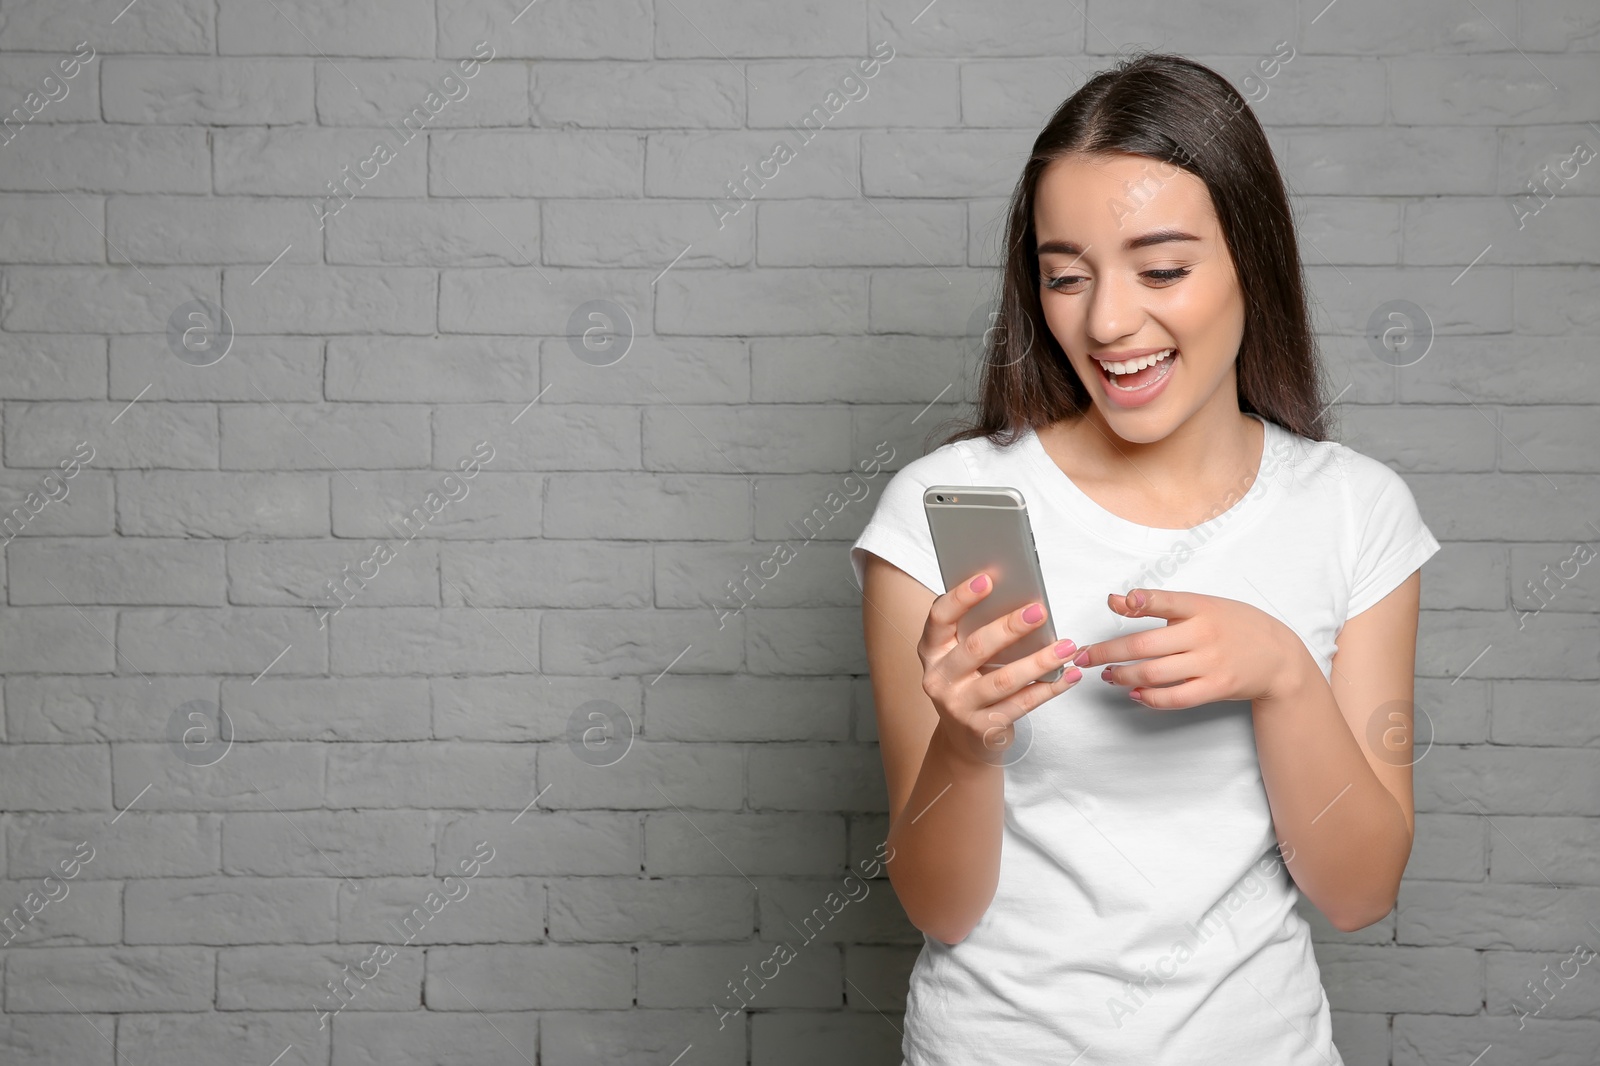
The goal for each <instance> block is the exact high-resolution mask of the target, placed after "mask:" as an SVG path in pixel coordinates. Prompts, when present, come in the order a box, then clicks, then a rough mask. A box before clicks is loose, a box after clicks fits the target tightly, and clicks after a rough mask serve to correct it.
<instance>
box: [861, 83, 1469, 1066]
mask: <svg viewBox="0 0 1600 1066" xmlns="http://www.w3.org/2000/svg"><path fill="white" fill-rule="evenodd" d="M1005 247H1006V249H1007V252H1006V258H1005V263H1004V277H1003V287H1002V292H1001V295H1000V305H999V319H998V323H997V324H998V328H997V329H995V330H992V331H991V333H990V336H989V340H988V344H987V349H986V362H987V365H986V366H985V368H984V371H983V380H982V386H981V397H980V400H979V405H978V412H977V418H976V422H975V423H974V424H972V425H970V426H969V427H968V428H966V429H965V430H964V431H962V432H958V433H957V434H955V435H954V436H952V437H951V438H949V439H947V440H946V442H945V443H944V444H942V445H941V446H940V447H938V448H937V449H936V450H935V451H933V452H931V453H930V454H928V455H925V456H923V457H921V458H919V459H916V460H915V461H913V462H911V463H909V464H907V465H906V466H905V467H904V468H903V469H901V470H900V471H899V472H898V473H897V474H895V476H894V477H893V478H892V479H891V480H890V482H889V483H888V484H887V485H886V486H885V487H884V491H883V495H882V498H881V499H880V501H879V503H878V505H877V509H876V512H875V513H874V515H873V518H872V520H871V522H870V523H869V524H868V526H867V528H866V530H865V531H864V532H863V533H862V534H861V537H860V538H859V539H858V540H857V541H856V542H855V545H854V546H853V548H852V550H851V561H852V564H853V565H854V568H855V570H856V576H857V579H858V581H861V582H862V583H863V584H862V587H863V592H864V603H863V617H864V624H865V633H866V643H867V653H868V660H869V664H870V667H871V672H872V684H873V694H874V697H875V702H876V705H877V716H878V731H879V738H880V745H881V752H882V756H883V765H884V773H885V776H886V778H887V784H888V793H889V804H890V809H889V814H890V829H889V837H888V843H889V845H890V847H891V848H892V851H890V852H889V856H890V861H889V862H888V870H889V874H890V879H891V881H892V882H893V885H894V888H895V891H896V893H897V895H898V896H899V899H900V901H901V903H902V904H903V906H904V907H905V910H906V913H907V915H908V916H909V917H910V919H911V921H912V922H913V923H914V924H915V925H916V926H917V927H918V928H919V929H921V930H922V931H923V933H924V938H923V948H922V952H921V954H920V955H919V956H918V958H917V961H916V965H915V968H914V970H913V973H912V977H911V986H910V992H909V997H908V1000H907V1004H906V1018H905V1028H904V1041H903V1044H902V1050H903V1054H904V1058H905V1061H906V1063H908V1064H910V1066H986V1064H995V1066H1001V1064H1003V1066H1017V1064H1023V1063H1026V1064H1034V1063H1046V1062H1049V1063H1060V1064H1063V1066H1066V1064H1069V1063H1074V1062H1081V1063H1082V1064H1083V1066H1090V1064H1093V1066H1115V1064H1127V1066H1134V1064H1138V1066H1163V1064H1169V1063H1170V1064H1183V1066H1193V1064H1195V1063H1214V1062H1215V1063H1224V1062H1225V1063H1240V1064H1245V1063H1248V1064H1257V1063H1261V1064H1265V1063H1271V1064H1273V1066H1338V1064H1340V1063H1342V1062H1343V1059H1342V1058H1341V1056H1340V1054H1339V1052H1338V1050H1337V1049H1336V1048H1335V1046H1334V1044H1333V1040H1332V1037H1331V1033H1330V1019H1329V1010H1328V1001H1327V997H1326V995H1325V994H1324V991H1323V987H1322V983H1321V975H1320V972H1319V970H1318V968H1317V964H1316V960H1315V957H1314V955H1313V953H1312V948H1311V940H1310V931H1309V926H1308V925H1307V923H1306V922H1305V921H1304V919H1303V918H1302V917H1301V916H1300V915H1299V914H1298V913H1297V912H1296V910H1295V903H1296V900H1297V899H1298V898H1299V896H1300V895H1301V894H1302V893H1303V894H1304V895H1305V896H1306V897H1307V899H1308V900H1309V901H1310V903H1311V904H1312V905H1314V906H1315V907H1316V908H1317V909H1318V910H1319V911H1320V912H1321V913H1322V914H1323V915H1325V916H1326V918H1327V920H1328V921H1329V923H1331V924H1332V925H1333V926H1334V927H1335V928H1337V929H1340V930H1346V931H1349V930H1355V929H1359V928H1361V927H1363V926H1366V925H1370V924H1372V923H1374V922H1377V921H1379V920H1381V919H1382V918H1383V917H1384V916H1385V915H1387V914H1388V913H1389V911H1390V910H1391V908H1392V907H1393V905H1394V902H1395V897H1396V893H1397V891H1398V886H1399V883H1400V877H1401V874H1402V873H1403V871H1404V870H1405V866H1406V861H1407V859H1408V857H1409V855H1410V851H1411V842H1412V833H1413V826H1414V815H1413V808H1412V790H1411V769H1410V764H1411V743H1410V726H1411V721H1412V699H1413V687H1412V686H1413V670H1414V662H1415V652H1416V636H1417V614H1418V599H1419V595H1420V588H1421V577H1420V574H1419V568H1420V567H1421V565H1422V563H1423V562H1424V560H1426V559H1427V558H1429V557H1430V556H1431V555H1432V554H1433V553H1434V552H1436V551H1437V550H1438V548H1439V544H1438V542H1437V541H1436V540H1435V539H1434V538H1433V535H1432V534H1431V533H1430V532H1429V530H1428V528H1427V526H1426V525H1425V524H1424V523H1423V521H1422V519H1421V516H1420V515H1419V514H1418V511H1417V507H1416V504H1415V502H1414V500H1413V498H1412V496H1411V493H1410V491H1409V490H1408V489H1407V487H1406V485H1405V482H1404V481H1402V480H1401V479H1400V477H1399V476H1398V475H1397V474H1395V473H1394V472H1393V471H1391V470H1390V469H1389V468H1388V467H1387V466H1385V465H1384V464H1383V463H1380V462H1378V461H1377V460H1375V459H1372V458H1370V457H1368V456H1365V455H1362V454H1360V453H1358V452H1355V451H1353V450H1351V449H1349V448H1346V447H1345V446H1343V445H1341V444H1339V443H1337V442H1335V441H1332V440H1330V439H1328V434H1327V433H1326V432H1325V428H1326V424H1325V422H1324V415H1325V414H1326V411H1325V404H1324V401H1323V399H1322V396H1321V394H1320V391H1321V389H1322V387H1323V386H1322V383H1321V382H1320V380H1319V372H1318V364H1317V357H1316V352H1315V349H1314V346H1313V343H1314V342H1313V338H1312V334H1311V328H1310V323H1309V316H1308V313H1307V308H1306V299H1305V294H1304V291H1303V287H1302V279H1301V268H1300V261H1299V255H1298V252H1297V248H1296V240H1295V234H1294V229H1293V226H1292V222H1291V216H1290V209H1289V203H1288V199H1287V197H1286V195H1285V192H1284V186H1283V181H1282V178H1281V177H1280V175H1279V173H1278V170H1277V167H1276V166H1275V164H1274V162H1273V159H1272V155H1271V151H1270V149H1269V148H1268V145H1267V141H1266V138H1265V136H1264V135H1263V133H1262V130H1261V127H1260V125H1259V124H1258V123H1257V120H1256V118H1255V116H1254V114H1253V113H1252V112H1251V110H1250V108H1249V106H1248V105H1247V104H1246V102H1245V101H1244V100H1243V99H1241V98H1240V96H1239V94H1238V93H1237V92H1235V91H1234V89H1233V88H1232V87H1231V86H1230V85H1229V84H1228V82H1227V81H1225V80H1224V79H1223V78H1221V77H1220V76H1218V75H1217V74H1216V73H1215V72H1213V71H1211V70H1209V69H1207V68H1206V67H1203V66H1201V65H1199V64H1196V63H1193V62H1191V61H1188V60H1185V59H1183V58H1181V57H1177V56H1169V55H1146V56H1142V57H1139V58H1137V59H1135V60H1132V61H1125V62H1123V63H1120V64H1119V65H1118V66H1117V67H1116V68H1114V69H1113V70H1110V71H1107V72H1104V73H1101V74H1099V75H1098V76H1096V77H1094V78H1092V79H1091V80H1090V81H1089V82H1088V83H1087V84H1085V85H1084V86H1083V87H1082V88H1081V89H1080V90H1079V91H1078V92H1077V93H1075V94H1074V95H1073V96H1072V97H1071V98H1070V99H1068V100H1067V101H1066V102H1065V103H1064V104H1063V105H1062V106H1061V108H1060V109H1059V110H1058V111H1057V112H1056V114H1055V115H1054V116H1053V117H1052V118H1051V119H1050V121H1049V123H1048V125H1046V127H1045V128H1044V131H1043V132H1042V133H1041V134H1040V135H1039V137H1038V139H1037V141H1036V142H1035V144H1034V147H1033V153H1032V156H1031V157H1030V158H1029V160H1028V162H1027V164H1026V166H1025V167H1024V169H1023V173H1022V178H1021V181H1020V182H1019V184H1018V186H1017V190H1016V193H1015V195H1014V197H1013V200H1012V204H1011V210H1010V218H1009V225H1008V232H1007V234H1006V243H1005ZM933 484H964V485H1009V486H1013V487H1015V488H1017V489H1019V490H1020V491H1021V492H1022V495H1023V497H1024V498H1025V500H1026V501H1027V505H1028V509H1029V513H1030V516H1031V519H1032V523H1033V531H1034V537H1035V542H1036V546H1037V549H1038V554H1039V561H1040V565H1041V567H1042V569H1043V572H1044V577H1045V581H1046V591H1047V594H1048V597H1049V601H1050V605H1051V607H1052V608H1053V610H1054V611H1055V618H1054V623H1055V631H1056V634H1057V636H1058V637H1060V638H1061V641H1060V643H1059V644H1056V645H1054V646H1052V647H1051V648H1047V649H1046V650H1044V651H1042V652H1040V653H1038V654H1035V655H1032V656H1030V657H1028V658H1026V659H1023V660H1019V661H1018V662H1016V663H1015V664H1013V665H1011V666H1008V667H1006V668H1003V669H999V670H996V671H993V672H983V671H980V669H979V665H980V664H982V663H985V662H986V661H989V660H990V659H991V658H992V657H993V656H994V653H995V652H996V651H997V650H999V649H1002V648H1004V647H1006V646H1007V645H1009V644H1010V643H1012V642H1013V641H1015V640H1016V639H1017V638H1018V637H1019V636H1020V635H1021V634H1024V633H1027V632H1028V631H1030V630H1032V629H1034V628H1035V627H1037V626H1039V625H1041V624H1042V623H1043V620H1044V617H1043V612H1042V610H1041V605H1038V604H1034V605H1030V606H1028V607H1026V608H1020V609H1018V610H1016V611H1014V612H1013V613H1011V614H1010V615H1009V616H1007V617H1005V618H1002V619H1000V620H998V621H996V622H993V623H991V624H989V625H987V626H985V627H983V628H981V629H979V630H978V631H977V632H976V633H975V634H974V635H973V636H972V638H971V639H969V640H967V641H965V642H958V641H957V639H956V636H955V634H956V623H957V620H958V619H960V618H961V616H962V614H963V613H964V612H965V611H967V610H969V609H970V608H971V607H972V605H973V604H975V603H977V602H979V601H980V600H982V599H983V597H984V596H985V595H986V594H987V592H988V590H989V588H990V587H992V586H991V585H990V584H989V583H987V580H986V577H985V575H982V574H978V575H974V576H973V577H972V578H971V580H970V581H968V580H965V579H964V580H962V581H961V582H959V583H958V584H956V585H955V587H954V588H952V589H950V590H949V591H946V590H945V587H944V582H943V581H942V579H941V572H940V569H939V565H938V560H937V557H936V555H935V553H934V548H933V544H932V540H931V537H930V536H929V532H928V525H927V521H926V518H925V516H924V513H923V510H922V499H921V496H922V490H923V489H924V488H925V487H926V486H928V485H933ZM1064 660H1070V661H1068V662H1066V665H1067V667H1068V670H1067V671H1066V672H1065V673H1064V675H1063V676H1062V678H1061V680H1059V681H1057V682H1055V683H1049V682H1044V681H1039V680H1037V679H1038V678H1040V677H1041V676H1043V675H1044V674H1046V673H1048V672H1050V671H1051V670H1052V669H1053V668H1054V667H1055V666H1057V665H1059V664H1062V663H1063V661H1064ZM1091 672H1092V673H1094V674H1096V675H1098V677H1099V678H1103V680H1095V679H1089V680H1088V683H1087V684H1082V685H1080V684H1079V682H1080V681H1081V680H1083V679H1084V677H1085V674H1086V673H1091ZM1107 682H1109V684H1108V683H1107Z"/></svg>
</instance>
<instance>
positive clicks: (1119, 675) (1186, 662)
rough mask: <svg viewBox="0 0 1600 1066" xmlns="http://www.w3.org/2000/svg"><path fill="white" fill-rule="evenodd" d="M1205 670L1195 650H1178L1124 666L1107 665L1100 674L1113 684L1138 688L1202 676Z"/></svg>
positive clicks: (1202, 661) (1204, 664) (1169, 683)
mask: <svg viewBox="0 0 1600 1066" xmlns="http://www.w3.org/2000/svg"><path fill="white" fill-rule="evenodd" d="M1205 672H1206V663H1205V661H1204V660H1203V659H1202V657H1201V656H1200V655H1199V654H1198V653H1197V652H1179V653H1178V654H1176V655H1162V656H1159V657H1157V658H1154V659H1145V660H1144V661H1143V662H1137V663H1129V664H1127V665H1125V666H1108V667H1106V668H1105V669H1104V670H1102V671H1100V676H1101V677H1102V678H1103V679H1105V680H1106V681H1109V682H1110V683H1111V684H1113V685H1128V686H1131V687H1133V688H1138V687H1140V686H1143V685H1171V684H1174V683H1175V682H1178V681H1188V680H1191V679H1193V678H1197V677H1203V676H1204V675H1205Z"/></svg>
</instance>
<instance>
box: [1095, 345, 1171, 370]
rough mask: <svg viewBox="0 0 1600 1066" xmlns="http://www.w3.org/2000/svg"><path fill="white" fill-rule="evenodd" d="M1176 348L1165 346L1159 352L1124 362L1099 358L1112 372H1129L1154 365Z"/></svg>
mask: <svg viewBox="0 0 1600 1066" xmlns="http://www.w3.org/2000/svg"><path fill="white" fill-rule="evenodd" d="M1177 350H1178V349H1176V348H1165V349H1163V350H1161V351H1159V352H1152V353H1151V354H1149V355H1146V356H1143V357H1141V358H1138V359H1130V360H1128V361H1127V362H1126V363H1108V362H1106V361H1105V360H1101V361H1100V365H1101V366H1103V367H1105V368H1106V369H1107V370H1109V371H1111V373H1113V374H1131V373H1133V372H1134V371H1135V370H1143V369H1144V368H1145V367H1147V366H1154V365H1155V364H1156V363H1159V362H1161V360H1163V359H1166V358H1167V357H1168V356H1170V355H1172V354H1173V353H1174V352H1176V351H1177Z"/></svg>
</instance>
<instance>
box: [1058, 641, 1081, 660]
mask: <svg viewBox="0 0 1600 1066" xmlns="http://www.w3.org/2000/svg"><path fill="white" fill-rule="evenodd" d="M1077 650H1078V646H1077V645H1076V644H1074V643H1072V641H1070V640H1063V641H1062V642H1061V643H1059V644H1057V645H1056V658H1057V659H1065V658H1066V657H1067V656H1069V655H1071V654H1072V653H1073V652H1075V651H1077Z"/></svg>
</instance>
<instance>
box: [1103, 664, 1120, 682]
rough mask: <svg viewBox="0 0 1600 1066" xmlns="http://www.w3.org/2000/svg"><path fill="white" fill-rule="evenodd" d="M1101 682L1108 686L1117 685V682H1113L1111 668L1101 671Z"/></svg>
mask: <svg viewBox="0 0 1600 1066" xmlns="http://www.w3.org/2000/svg"><path fill="white" fill-rule="evenodd" d="M1100 680H1101V681H1104V682H1105V683H1106V684H1108V685H1114V684H1116V682H1115V681H1112V680H1111V667H1109V666H1108V667H1106V668H1105V669H1104V670H1102V671H1100Z"/></svg>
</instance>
